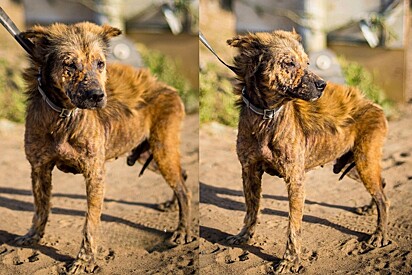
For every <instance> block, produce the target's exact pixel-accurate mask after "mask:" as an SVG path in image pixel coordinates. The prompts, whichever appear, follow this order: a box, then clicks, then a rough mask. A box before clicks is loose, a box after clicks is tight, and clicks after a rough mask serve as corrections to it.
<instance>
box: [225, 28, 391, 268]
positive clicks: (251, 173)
mask: <svg viewBox="0 0 412 275" xmlns="http://www.w3.org/2000/svg"><path fill="white" fill-rule="evenodd" d="M299 41H300V37H299V35H298V34H296V33H295V32H285V31H274V32H273V33H255V34H248V35H243V36H238V37H235V38H233V39H230V40H228V44H229V45H231V46H233V47H236V48H238V49H239V54H238V55H237V56H236V57H235V59H234V60H235V67H236V72H237V74H238V76H239V80H240V83H239V85H238V86H237V88H236V91H235V92H236V94H238V95H239V96H240V97H241V99H240V100H239V102H238V104H239V105H240V118H239V129H238V130H239V132H238V138H237V154H238V157H239V160H240V163H241V165H242V178H243V190H244V196H245V201H246V216H245V219H244V227H243V229H242V230H241V232H240V233H239V234H238V235H236V236H233V237H229V242H230V243H232V244H240V243H244V242H247V241H248V240H249V239H251V238H252V236H253V234H254V231H255V227H256V224H257V215H258V211H259V201H260V196H261V177H262V174H263V173H264V172H266V173H268V174H270V175H276V176H279V177H282V178H283V179H284V180H285V182H286V186H287V191H288V198H289V227H288V232H287V236H288V237H287V244H286V251H285V254H284V256H283V260H282V261H281V262H280V264H279V265H278V266H277V268H276V272H278V273H282V272H289V271H293V272H297V271H298V270H299V268H300V266H301V264H300V259H299V254H300V251H301V225H302V216H303V204H304V199H305V187H304V177H305V172H306V171H308V170H310V169H312V168H315V167H316V166H320V165H323V164H326V163H329V162H332V161H334V160H336V163H335V166H334V172H335V173H339V172H341V171H342V170H343V168H344V167H348V166H349V167H348V168H347V169H346V170H345V172H344V173H346V172H347V171H348V169H350V168H351V167H353V166H354V167H355V168H354V170H353V171H352V172H353V173H354V174H355V175H356V176H357V177H358V178H359V179H360V181H362V182H363V184H364V186H365V187H366V189H367V191H368V192H369V193H370V194H371V196H372V199H373V201H374V203H375V204H376V206H377V210H378V225H377V228H376V231H375V232H374V233H373V234H372V236H371V237H370V239H369V240H368V242H367V243H368V244H370V245H372V246H376V247H381V246H384V245H386V244H387V243H388V239H387V236H386V230H387V220H388V208H389V202H388V200H387V199H386V197H385V194H384V192H383V179H382V177H381V165H380V161H381V155H382V146H383V142H384V139H385V136H386V132H387V122H386V119H385V116H384V113H383V111H382V109H381V108H380V107H379V106H377V105H375V104H374V103H372V102H371V101H369V100H367V99H365V98H364V97H363V95H362V94H361V93H360V92H359V91H358V90H357V89H355V88H350V87H343V86H338V85H335V84H332V83H328V84H326V82H325V81H323V80H322V79H321V78H319V77H318V76H317V75H315V74H313V73H312V72H310V71H309V70H308V57H307V55H306V54H305V52H304V50H303V48H302V46H301V44H300V43H299Z"/></svg>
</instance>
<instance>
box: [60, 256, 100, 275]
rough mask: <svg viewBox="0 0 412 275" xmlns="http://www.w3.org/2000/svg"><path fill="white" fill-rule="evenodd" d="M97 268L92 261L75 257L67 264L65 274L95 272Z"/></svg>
mask: <svg viewBox="0 0 412 275" xmlns="http://www.w3.org/2000/svg"><path fill="white" fill-rule="evenodd" d="M98 269H99V267H98V265H97V264H96V263H95V262H94V261H85V260H83V259H76V260H75V261H73V262H72V263H70V264H69V265H68V266H67V274H79V273H95V272H97V271H98Z"/></svg>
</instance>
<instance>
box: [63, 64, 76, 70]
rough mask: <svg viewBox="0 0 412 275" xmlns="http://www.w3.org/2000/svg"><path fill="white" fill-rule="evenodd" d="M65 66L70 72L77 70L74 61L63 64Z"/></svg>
mask: <svg viewBox="0 0 412 275" xmlns="http://www.w3.org/2000/svg"><path fill="white" fill-rule="evenodd" d="M65 66H66V69H67V71H68V72H72V71H75V70H77V66H76V63H74V62H72V63H70V64H65Z"/></svg>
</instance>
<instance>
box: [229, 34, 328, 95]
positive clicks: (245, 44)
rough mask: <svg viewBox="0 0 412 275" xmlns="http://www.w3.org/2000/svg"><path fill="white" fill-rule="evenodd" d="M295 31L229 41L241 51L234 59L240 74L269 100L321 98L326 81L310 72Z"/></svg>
mask: <svg viewBox="0 0 412 275" xmlns="http://www.w3.org/2000/svg"><path fill="white" fill-rule="evenodd" d="M300 40H301V38H300V36H299V35H298V34H297V33H296V32H295V31H293V32H286V31H274V32H272V33H254V34H252V33H250V34H247V35H240V36H237V37H234V38H233V39H230V40H228V41H227V43H228V44H229V45H230V46H233V47H237V48H239V54H238V55H237V56H236V57H235V66H236V67H237V70H238V71H237V73H238V75H239V76H240V77H241V78H243V80H244V81H245V83H246V84H250V85H252V84H251V83H253V84H254V85H256V86H255V87H256V88H257V90H262V91H260V93H263V95H262V96H264V97H266V99H267V100H272V101H274V100H279V96H280V97H282V98H300V99H303V100H307V101H314V100H316V99H318V98H319V97H320V96H321V95H322V92H323V90H324V89H325V87H326V82H325V81H323V80H322V79H321V78H320V77H319V76H317V75H315V74H314V73H312V72H311V71H309V70H308V65H309V59H308V56H307V55H306V53H305V52H304V50H303V47H302V45H301V44H300Z"/></svg>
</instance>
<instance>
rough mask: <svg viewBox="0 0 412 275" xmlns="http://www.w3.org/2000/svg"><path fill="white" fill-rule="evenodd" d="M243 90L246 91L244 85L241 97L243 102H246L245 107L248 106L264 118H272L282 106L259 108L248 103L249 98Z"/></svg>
mask: <svg viewBox="0 0 412 275" xmlns="http://www.w3.org/2000/svg"><path fill="white" fill-rule="evenodd" d="M245 91H246V87H243V89H242V99H243V102H244V103H245V104H246V107H248V108H249V109H250V110H251V111H252V112H254V113H255V114H258V115H261V116H263V119H265V120H266V119H272V118H274V117H275V116H276V115H277V114H278V113H279V112H280V110H282V108H283V105H282V106H279V107H277V108H274V109H261V108H259V107H256V106H255V105H253V104H252V103H250V100H249V99H248V98H247V96H246V93H245Z"/></svg>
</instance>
